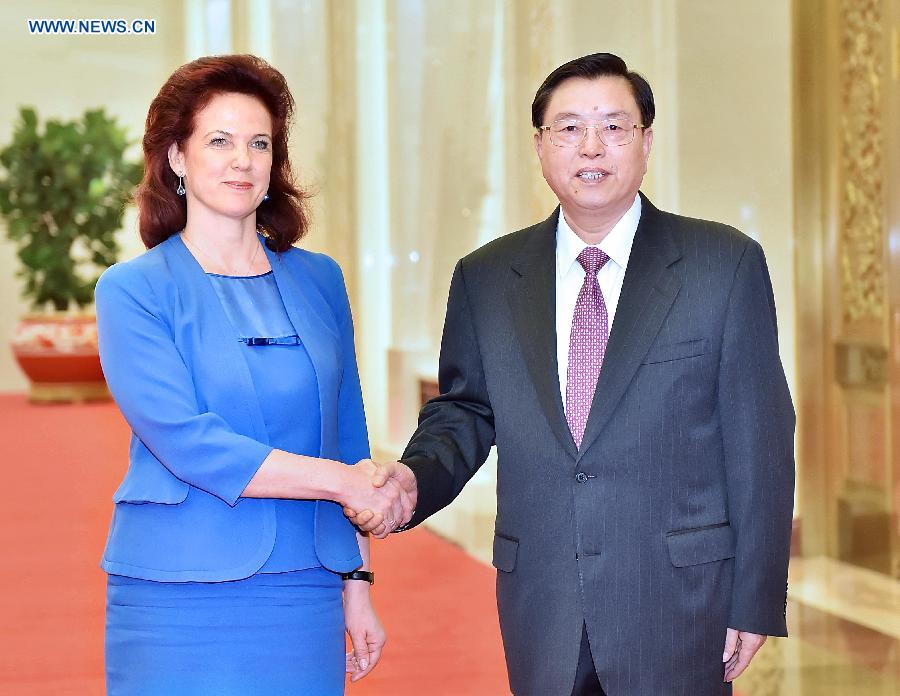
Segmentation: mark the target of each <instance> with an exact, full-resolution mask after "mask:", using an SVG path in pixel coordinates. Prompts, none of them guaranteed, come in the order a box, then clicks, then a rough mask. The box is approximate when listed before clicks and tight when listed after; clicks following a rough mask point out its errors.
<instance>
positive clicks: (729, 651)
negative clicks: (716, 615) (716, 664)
mask: <svg viewBox="0 0 900 696" xmlns="http://www.w3.org/2000/svg"><path fill="white" fill-rule="evenodd" d="M767 637H768V636H761V635H759V634H758V633H750V632H749V631H738V630H735V629H733V628H729V629H728V630H727V631H725V652H724V653H723V654H722V662H724V663H725V681H727V682H730V681H734V680H735V679H737V678H738V677H739V676H740V675H741V673H742V672H743V671H744V670H745V669H747V665H749V664H750V660H752V659H753V656H754V655H756V653H757V651H758V650H759V649H760V648H761V647H762V646H763V643H765V642H766V638H767Z"/></svg>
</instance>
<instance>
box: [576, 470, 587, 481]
mask: <svg viewBox="0 0 900 696" xmlns="http://www.w3.org/2000/svg"><path fill="white" fill-rule="evenodd" d="M575 480H576V481H578V483H584V482H585V481H587V480H588V477H587V474H585V473H584V472H583V471H579V472H578V473H577V474H575Z"/></svg>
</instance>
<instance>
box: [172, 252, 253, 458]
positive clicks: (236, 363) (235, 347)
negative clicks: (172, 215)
mask: <svg viewBox="0 0 900 696" xmlns="http://www.w3.org/2000/svg"><path fill="white" fill-rule="evenodd" d="M162 246H163V250H164V252H165V254H166V258H167V260H168V262H169V267H170V268H171V269H172V272H173V273H174V274H175V275H176V277H177V278H178V286H179V288H180V289H181V290H182V299H181V301H182V303H183V305H184V307H185V310H186V312H187V313H188V314H189V315H192V316H194V317H196V318H197V321H198V322H199V327H198V330H199V335H200V336H201V341H202V345H203V351H204V353H206V354H208V355H211V356H215V360H216V361H218V362H219V363H221V364H223V365H224V366H226V369H228V370H229V371H230V373H231V374H232V376H233V377H234V379H236V380H237V381H238V383H239V385H240V389H237V390H235V394H233V395H232V396H231V399H230V400H228V401H230V403H231V404H232V405H233V406H237V405H238V404H241V405H242V406H243V413H244V414H245V417H244V418H243V419H238V420H244V421H247V422H249V423H250V424H251V427H252V432H253V437H254V438H255V439H257V440H259V441H260V442H268V441H269V435H268V432H267V430H266V424H265V420H264V419H263V414H262V409H261V408H260V405H259V397H258V396H257V394H256V388H255V387H254V385H253V378H252V376H251V374H250V367H249V366H248V365H247V361H246V359H245V358H244V356H243V354H242V352H241V349H242V348H243V346H242V344H241V343H240V342H239V341H238V340H237V336H236V334H235V330H234V327H233V326H232V325H231V322H230V321H229V319H228V315H227V314H225V309H224V308H223V307H222V302H221V301H220V300H219V296H218V295H217V294H216V290H215V288H213V286H212V283H211V282H210V280H209V278H207V277H206V273H204V271H203V268H202V267H201V266H200V264H199V263H197V261H196V259H194V257H193V255H192V254H191V252H190V251H188V249H187V247H186V246H185V245H184V242H183V241H182V239H181V235H178V234H173V235H172V236H171V237H169V238H168V239H167V240H166V241H165V242H163V244H162Z"/></svg>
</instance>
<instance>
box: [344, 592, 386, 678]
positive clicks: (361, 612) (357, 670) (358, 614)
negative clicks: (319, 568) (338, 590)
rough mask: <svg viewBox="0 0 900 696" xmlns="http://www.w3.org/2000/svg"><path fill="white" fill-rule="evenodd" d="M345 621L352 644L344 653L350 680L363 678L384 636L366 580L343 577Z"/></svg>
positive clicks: (383, 640)
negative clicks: (350, 649) (349, 649)
mask: <svg viewBox="0 0 900 696" xmlns="http://www.w3.org/2000/svg"><path fill="white" fill-rule="evenodd" d="M344 624H345V626H346V628H347V633H348V634H349V636H350V642H351V643H352V644H353V650H352V652H348V653H347V673H348V674H349V675H350V681H351V682H355V681H359V680H360V679H362V678H363V677H364V676H366V675H367V674H368V673H369V672H371V671H372V670H373V669H374V668H375V665H377V664H378V660H380V659H381V651H382V649H383V648H384V644H385V642H386V640H387V636H386V635H385V632H384V627H383V626H382V625H381V621H379V620H378V616H377V615H376V614H375V609H374V607H372V600H371V598H370V596H369V583H367V582H365V581H363V580H345V581H344Z"/></svg>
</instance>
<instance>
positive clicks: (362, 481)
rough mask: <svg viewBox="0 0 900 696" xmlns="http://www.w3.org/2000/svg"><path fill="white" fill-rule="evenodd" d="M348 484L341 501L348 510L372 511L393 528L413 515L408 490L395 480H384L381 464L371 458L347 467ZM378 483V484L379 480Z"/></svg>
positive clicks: (344, 487)
mask: <svg viewBox="0 0 900 696" xmlns="http://www.w3.org/2000/svg"><path fill="white" fill-rule="evenodd" d="M344 476H345V485H344V486H342V488H341V491H340V497H339V499H338V502H339V503H341V504H342V505H343V507H344V508H345V509H347V510H355V511H358V510H369V511H371V513H372V514H373V517H374V518H377V522H376V523H375V524H374V525H370V527H369V528H371V527H374V526H378V525H379V524H381V523H382V522H383V523H384V525H385V526H386V527H387V528H388V529H393V528H395V527H397V526H399V525H401V524H403V523H404V522H405V521H407V520H409V518H410V517H412V513H413V509H414V506H415V502H414V501H413V500H412V499H411V497H410V495H409V493H408V492H407V491H406V490H404V489H403V487H402V486H401V485H399V484H398V483H397V482H396V481H394V480H393V479H388V480H387V481H386V482H385V481H383V480H381V479H383V476H381V475H380V473H379V467H378V465H377V464H375V462H373V461H372V460H370V459H363V460H361V461H359V462H357V463H356V464H354V465H353V466H351V467H346V469H345V474H344ZM376 482H377V483H376Z"/></svg>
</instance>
